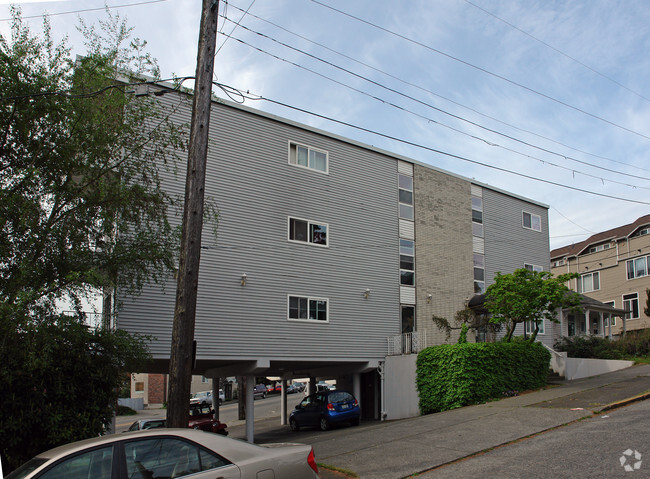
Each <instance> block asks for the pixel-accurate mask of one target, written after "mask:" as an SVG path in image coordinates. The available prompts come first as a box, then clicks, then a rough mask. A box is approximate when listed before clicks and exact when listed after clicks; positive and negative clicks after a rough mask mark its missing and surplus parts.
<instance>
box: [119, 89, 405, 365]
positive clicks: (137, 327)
mask: <svg viewBox="0 0 650 479" xmlns="http://www.w3.org/2000/svg"><path fill="white" fill-rule="evenodd" d="M162 99H163V100H164V101H165V102H167V103H169V104H172V103H174V102H178V99H177V97H176V98H175V95H174V94H168V95H165V96H164V97H162ZM173 118H174V120H175V121H178V122H189V103H187V104H186V105H185V107H184V108H183V111H180V112H177V113H176V114H175V115H174V117H173ZM210 136H211V144H210V149H209V153H208V160H207V162H208V164H207V178H206V189H205V192H206V196H207V197H212V198H213V199H214V200H215V202H216V204H217V205H218V209H219V225H218V237H217V238H216V240H215V238H214V237H213V236H212V233H211V227H210V225H206V226H205V228H204V233H203V245H204V246H207V247H208V249H204V250H203V251H202V256H201V271H200V278H199V299H198V303H197V318H196V333H195V338H196V340H197V342H198V354H197V358H198V359H199V360H201V359H205V360H211V359H215V360H217V359H221V360H230V359H232V360H237V359H248V358H251V357H263V358H269V359H304V358H309V359H312V360H318V359H322V360H327V359H332V358H335V359H337V360H345V359H349V360H368V359H378V358H381V357H383V356H384V354H385V349H386V338H387V337H388V336H390V335H393V334H398V333H399V331H400V326H399V294H398V293H399V276H398V270H399V253H398V241H397V238H398V219H397V161H396V160H395V159H393V158H389V157H386V156H384V155H382V154H380V153H377V152H373V151H370V150H366V149H363V148H360V147H356V146H352V145H349V144H346V143H343V142H341V141H338V140H336V139H333V138H328V137H324V136H322V135H319V134H317V133H314V132H310V131H307V130H303V129H300V128H297V127H295V126H291V125H288V124H284V123H281V122H278V121H274V120H272V119H269V118H264V117H262V116H257V115H254V114H251V113H248V112H245V111H242V110H239V109H235V108H231V107H229V106H226V105H221V104H214V105H213V111H212V118H211V127H210ZM290 140H291V141H296V142H300V143H303V144H306V145H309V146H312V147H316V148H319V149H323V150H326V151H328V152H329V174H328V175H325V174H321V173H318V172H314V171H311V170H305V169H302V168H298V167H295V166H292V165H289V164H288V142H289V141H290ZM184 182H185V169H184V167H182V168H179V171H178V174H177V176H176V177H174V176H171V175H170V176H169V177H168V189H169V191H173V192H175V193H178V194H182V192H183V190H184ZM289 216H293V217H298V218H304V219H309V220H313V221H318V222H323V223H327V224H329V230H328V235H329V247H328V248H320V247H317V246H312V245H307V244H296V243H290V242H289V241H288V240H287V229H288V227H287V218H288V217H289ZM174 220H175V221H179V219H178V218H175V219H174ZM242 273H246V275H247V285H246V286H241V285H240V280H241V275H242ZM366 289H370V291H371V293H370V297H369V298H368V299H365V298H364V296H363V292H364V291H365V290H366ZM288 294H295V295H304V296H315V297H325V298H328V299H329V313H330V314H329V320H330V322H329V323H328V324H316V323H303V322H293V321H288V320H287V295H288ZM174 300H175V284H174V282H173V281H171V280H170V282H169V284H168V285H167V287H166V290H165V291H164V292H163V291H161V289H160V287H159V286H157V285H151V286H147V287H146V288H145V289H144V291H143V292H142V295H141V296H139V297H138V298H135V299H134V298H123V307H122V310H121V311H120V313H119V319H118V325H119V327H120V328H123V329H126V330H129V331H134V332H140V333H146V334H154V335H155V336H156V338H157V340H156V341H155V342H153V343H152V344H151V349H152V353H153V355H154V358H165V357H168V356H169V351H170V338H171V329H172V321H173V310H174Z"/></svg>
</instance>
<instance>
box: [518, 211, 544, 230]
mask: <svg viewBox="0 0 650 479" xmlns="http://www.w3.org/2000/svg"><path fill="white" fill-rule="evenodd" d="M522 215H523V216H522V225H523V227H524V228H527V229H529V230H533V231H542V217H541V216H539V215H535V214H533V213H527V212H526V211H524V212H523V213H522Z"/></svg>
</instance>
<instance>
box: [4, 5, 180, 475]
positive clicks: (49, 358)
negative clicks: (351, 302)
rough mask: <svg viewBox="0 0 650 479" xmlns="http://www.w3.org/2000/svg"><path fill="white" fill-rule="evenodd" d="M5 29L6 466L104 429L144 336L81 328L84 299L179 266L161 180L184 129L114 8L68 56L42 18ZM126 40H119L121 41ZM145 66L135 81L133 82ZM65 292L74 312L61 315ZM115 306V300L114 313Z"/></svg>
mask: <svg viewBox="0 0 650 479" xmlns="http://www.w3.org/2000/svg"><path fill="white" fill-rule="evenodd" d="M12 14H13V23H12V27H11V34H10V36H9V37H7V38H6V37H5V36H0V229H1V231H0V390H1V391H2V394H0V452H1V453H2V456H3V458H4V461H6V462H5V463H4V464H3V469H4V470H5V471H6V470H11V469H13V467H15V466H17V465H18V464H19V463H21V462H23V461H24V460H26V459H29V457H31V456H32V455H34V454H36V453H38V452H40V451H42V450H44V449H47V448H49V447H53V446H56V445H58V444H61V443H65V442H69V441H73V440H77V439H83V438H87V437H91V436H97V435H98V434H102V433H103V431H104V428H105V426H106V424H107V421H108V420H109V419H110V417H111V415H112V411H113V409H114V406H115V403H116V399H117V395H118V390H119V387H120V385H121V383H122V380H123V378H124V375H125V374H126V373H127V372H129V371H138V370H142V369H139V368H141V367H142V365H143V361H145V360H146V358H147V354H148V353H147V349H146V338H141V337H137V336H131V335H128V334H127V333H125V332H123V331H111V330H109V329H93V328H89V327H88V326H86V324H85V321H84V313H83V310H84V309H86V308H85V306H84V305H85V304H86V303H85V301H86V300H87V299H88V298H89V297H90V296H91V295H93V294H96V293H110V292H113V291H114V290H115V289H120V290H121V291H123V292H128V293H133V294H137V293H138V292H139V290H140V289H141V287H142V285H143V284H144V283H145V282H149V281H157V280H159V279H162V278H166V277H167V276H168V275H169V272H170V270H171V269H172V268H173V267H174V266H175V260H174V256H175V253H176V251H177V244H178V238H179V235H178V231H177V229H176V228H175V227H173V226H172V225H171V224H170V222H169V221H168V217H170V216H172V215H173V211H174V209H175V208H176V204H177V201H178V199H177V198H174V197H172V196H170V195H168V194H167V193H165V191H164V190H163V188H162V179H161V178H164V175H166V174H172V173H173V172H174V168H175V165H176V160H180V158H177V156H176V152H182V151H183V150H184V148H185V138H186V136H185V130H184V129H180V128H177V127H175V126H174V125H173V123H172V122H171V121H170V120H169V117H170V116H171V115H172V114H173V111H172V112H169V111H168V112H164V111H163V110H162V109H160V108H158V106H157V97H154V96H139V95H138V96H136V95H135V94H134V92H135V91H136V89H137V88H138V86H136V85H134V84H133V82H134V78H132V77H130V76H129V75H127V74H125V73H124V72H123V69H124V68H127V69H131V71H134V72H135V73H137V74H148V75H153V76H154V77H155V76H156V75H157V69H156V67H155V63H154V62H153V61H152V59H151V58H150V57H149V56H147V55H146V54H144V53H143V47H144V45H145V44H144V42H140V41H139V40H137V39H131V38H130V35H131V30H130V29H129V28H127V27H126V26H125V24H124V22H123V21H122V20H121V19H120V18H119V17H112V16H110V14H109V20H108V21H106V22H103V23H101V24H100V28H99V29H97V30H96V29H95V28H94V27H88V26H87V25H84V24H82V25H81V27H80V30H81V31H82V33H84V35H85V36H86V38H87V48H88V51H87V53H86V55H85V56H84V57H83V58H77V59H73V58H71V55H70V49H69V48H68V47H67V46H66V42H65V40H64V41H63V42H61V43H57V44H55V42H54V41H53V40H52V35H51V32H50V26H49V23H48V21H47V19H46V20H45V21H44V24H43V33H42V34H41V35H40V36H39V35H34V34H32V32H30V30H29V29H28V27H27V26H26V25H24V24H23V22H22V20H21V17H20V11H19V10H18V9H12ZM123 45H127V46H126V47H124V46H123ZM140 78H141V77H138V78H137V79H135V80H136V81H137V82H141V81H142V80H141V79H140ZM62 300H68V301H70V303H71V304H72V308H73V309H74V310H75V311H76V314H75V315H73V316H69V315H67V316H66V315H61V314H59V312H58V306H57V304H58V303H60V302H61V301H62ZM114 307H115V305H113V306H111V307H110V308H109V310H112V309H113V308H114Z"/></svg>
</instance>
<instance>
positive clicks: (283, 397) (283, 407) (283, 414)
mask: <svg viewBox="0 0 650 479" xmlns="http://www.w3.org/2000/svg"><path fill="white" fill-rule="evenodd" d="M286 424H288V423H287V380H286V379H284V378H283V379H282V391H280V425H281V426H285V425H286Z"/></svg>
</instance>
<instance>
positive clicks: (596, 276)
mask: <svg viewBox="0 0 650 479" xmlns="http://www.w3.org/2000/svg"><path fill="white" fill-rule="evenodd" d="M599 289H600V272H599V271H596V272H594V273H587V274H583V275H582V276H580V277H579V278H578V293H589V292H591V291H598V290H599Z"/></svg>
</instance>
